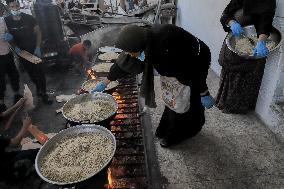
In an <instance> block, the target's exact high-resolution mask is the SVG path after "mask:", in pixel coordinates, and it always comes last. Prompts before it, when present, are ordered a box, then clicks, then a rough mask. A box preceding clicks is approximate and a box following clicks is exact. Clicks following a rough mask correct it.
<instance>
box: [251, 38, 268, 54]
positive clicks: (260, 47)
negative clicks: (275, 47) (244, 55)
mask: <svg viewBox="0 0 284 189" xmlns="http://www.w3.org/2000/svg"><path fill="white" fill-rule="evenodd" d="M268 53H269V50H268V48H267V47H266V42H265V41H264V40H260V41H258V42H257V44H256V46H255V48H254V49H253V56H256V57H265V56H267V55H268Z"/></svg>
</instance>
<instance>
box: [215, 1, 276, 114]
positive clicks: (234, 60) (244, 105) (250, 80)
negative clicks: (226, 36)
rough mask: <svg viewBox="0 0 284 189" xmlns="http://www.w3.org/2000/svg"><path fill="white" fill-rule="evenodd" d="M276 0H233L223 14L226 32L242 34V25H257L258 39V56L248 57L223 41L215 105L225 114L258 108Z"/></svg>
mask: <svg viewBox="0 0 284 189" xmlns="http://www.w3.org/2000/svg"><path fill="white" fill-rule="evenodd" d="M275 9H276V2H275V0H231V2H230V3H229V4H228V5H227V7H226V8H225V10H224V12H223V14H222V16H221V19H220V21H221V24H222V26H223V28H224V30H225V31H226V32H230V31H231V32H232V33H233V35H235V36H240V35H241V34H242V32H243V27H244V26H247V25H254V26H255V28H256V32H257V36H258V42H257V44H256V46H255V48H254V55H255V56H258V57H257V59H245V58H242V57H240V56H238V55H237V54H235V53H234V52H232V51H230V50H229V48H228V47H227V46H226V43H225V41H224V43H223V46H222V49H221V51H220V54H219V64H220V65H221V66H222V70H221V77H220V87H219V91H218V94H217V96H216V106H217V107H218V108H219V109H220V110H222V112H224V113H237V114H244V113H247V112H249V111H252V110H254V109H255V105H256V101H257V96H258V93H259V89H260V85H261V80H262V76H263V72H264V68H265V62H266V56H267V55H268V52H269V51H268V49H267V47H266V39H267V38H268V37H269V35H270V33H271V31H272V29H273V26H272V21H273V17H274V14H275Z"/></svg>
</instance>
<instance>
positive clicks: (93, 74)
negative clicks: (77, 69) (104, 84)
mask: <svg viewBox="0 0 284 189" xmlns="http://www.w3.org/2000/svg"><path fill="white" fill-rule="evenodd" d="M87 74H88V76H89V77H90V78H91V79H96V76H95V71H94V70H92V69H88V70H87Z"/></svg>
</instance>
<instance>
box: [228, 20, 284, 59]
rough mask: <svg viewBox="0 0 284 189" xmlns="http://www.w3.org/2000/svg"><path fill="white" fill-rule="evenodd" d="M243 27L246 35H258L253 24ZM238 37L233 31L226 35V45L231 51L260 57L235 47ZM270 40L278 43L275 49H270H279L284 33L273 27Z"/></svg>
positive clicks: (241, 54) (251, 56) (247, 56)
mask: <svg viewBox="0 0 284 189" xmlns="http://www.w3.org/2000/svg"><path fill="white" fill-rule="evenodd" d="M243 29H244V36H245V37H251V36H256V35H257V34H256V30H255V27H254V26H253V25H249V26H245V27H243ZM236 39H237V37H235V36H234V35H233V34H232V33H231V32H229V33H228V34H227V36H226V45H227V47H228V48H229V49H230V50H231V51H233V52H234V53H236V54H237V55H239V56H240V57H243V58H245V59H259V58H260V57H255V56H253V55H249V54H244V53H241V52H239V51H237V50H236V49H235V45H236ZM269 40H272V41H274V42H275V43H276V46H275V47H274V48H273V49H271V50H270V52H273V51H275V50H276V49H278V48H279V47H280V46H281V44H282V43H283V34H282V33H281V31H279V30H278V29H276V28H273V29H272V32H271V34H270V37H269Z"/></svg>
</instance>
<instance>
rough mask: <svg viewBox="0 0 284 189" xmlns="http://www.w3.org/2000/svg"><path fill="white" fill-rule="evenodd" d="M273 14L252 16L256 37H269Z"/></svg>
mask: <svg viewBox="0 0 284 189" xmlns="http://www.w3.org/2000/svg"><path fill="white" fill-rule="evenodd" d="M274 14H275V12H268V13H264V14H261V15H254V16H253V20H254V25H255V29H256V32H257V35H258V36H259V35H260V34H266V35H268V36H269V34H270V32H271V30H272V22H273V18H274Z"/></svg>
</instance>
